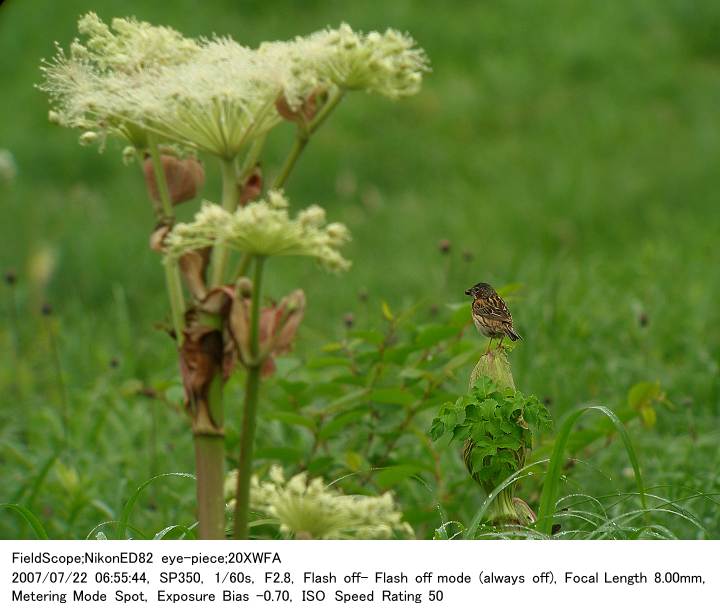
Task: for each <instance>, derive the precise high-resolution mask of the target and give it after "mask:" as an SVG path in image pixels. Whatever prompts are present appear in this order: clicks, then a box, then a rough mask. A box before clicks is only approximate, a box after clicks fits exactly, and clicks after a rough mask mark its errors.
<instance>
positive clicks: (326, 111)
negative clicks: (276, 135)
mask: <svg viewBox="0 0 720 616" xmlns="http://www.w3.org/2000/svg"><path fill="white" fill-rule="evenodd" d="M343 94H344V92H343V91H342V90H337V91H335V92H334V93H333V94H332V95H331V96H330V99H329V100H328V101H327V102H326V103H325V105H324V106H323V108H322V109H320V112H319V113H318V114H317V115H316V116H315V117H314V118H313V119H312V121H311V122H310V123H309V124H307V125H305V126H303V125H299V126H298V130H297V135H296V137H295V143H293V147H292V149H291V150H290V153H289V154H288V156H287V158H286V159H285V162H284V163H283V166H282V169H281V170H280V173H278V176H277V177H276V178H275V181H274V182H273V185H272V187H273V189H275V190H277V189H279V188H282V187H283V186H284V185H285V182H287V179H288V177H289V176H290V173H291V172H292V170H293V168H294V167H295V163H297V161H298V158H300V154H302V152H303V150H304V149H305V146H306V145H307V143H308V141H309V140H310V136H311V135H312V134H313V133H314V132H315V131H316V130H317V129H318V128H320V126H321V125H322V123H323V122H324V121H325V120H326V119H327V117H328V116H329V115H330V113H331V112H332V111H333V109H335V107H337V106H338V104H339V103H340V101H341V100H342V98H343Z"/></svg>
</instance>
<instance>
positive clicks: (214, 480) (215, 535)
mask: <svg viewBox="0 0 720 616" xmlns="http://www.w3.org/2000/svg"><path fill="white" fill-rule="evenodd" d="M194 440H195V475H196V477H197V502H198V538H199V539H225V498H224V487H225V439H224V438H223V436H222V435H221V434H196V435H195V436H194Z"/></svg>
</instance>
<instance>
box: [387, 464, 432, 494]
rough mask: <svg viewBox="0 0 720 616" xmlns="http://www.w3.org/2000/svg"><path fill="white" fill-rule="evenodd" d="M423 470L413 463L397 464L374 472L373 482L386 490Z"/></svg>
mask: <svg viewBox="0 0 720 616" xmlns="http://www.w3.org/2000/svg"><path fill="white" fill-rule="evenodd" d="M422 470H423V468H422V467H421V466H418V465H415V464H398V465H397V466H391V467H389V468H384V469H382V470H381V471H378V472H377V473H376V474H375V483H376V484H377V485H378V487H379V488H380V489H382V490H387V489H388V488H391V487H392V486H394V485H395V484H397V483H400V482H401V481H403V480H405V479H407V478H408V477H412V476H413V475H417V474H418V473H420V472H421V471H422Z"/></svg>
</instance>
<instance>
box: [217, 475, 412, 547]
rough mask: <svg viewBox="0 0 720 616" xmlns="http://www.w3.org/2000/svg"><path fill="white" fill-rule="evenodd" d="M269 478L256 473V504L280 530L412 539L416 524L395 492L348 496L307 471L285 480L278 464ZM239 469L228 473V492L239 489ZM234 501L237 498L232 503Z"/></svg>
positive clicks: (308, 534)
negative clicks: (405, 514)
mask: <svg viewBox="0 0 720 616" xmlns="http://www.w3.org/2000/svg"><path fill="white" fill-rule="evenodd" d="M269 475H270V476H269V481H263V482H261V481H260V480H259V479H258V478H257V477H256V476H253V478H252V483H251V492H250V506H251V509H252V510H254V511H256V512H258V513H262V514H264V515H266V516H270V517H272V518H274V519H276V520H278V522H279V523H280V531H281V532H282V533H283V534H284V535H285V536H287V537H295V538H298V539H390V538H392V537H393V536H400V537H404V538H411V537H413V536H414V533H413V530H412V527H411V526H410V525H409V524H408V523H407V522H403V521H402V513H401V512H400V511H398V510H397V509H396V507H395V502H394V500H393V497H392V494H391V493H390V492H386V493H385V494H383V495H382V496H360V495H346V494H342V493H341V492H339V491H338V490H336V489H334V488H332V487H330V486H328V485H326V484H325V483H324V482H323V480H322V479H320V478H319V477H318V478H315V479H308V477H307V475H306V473H300V474H299V475H295V476H294V477H292V478H291V479H289V480H286V479H285V476H284V474H283V471H282V469H281V468H280V467H279V466H273V467H272V468H271V469H270V474H269ZM236 480H237V474H236V472H232V473H230V474H229V475H228V479H227V481H226V484H225V485H226V490H225V491H226V495H227V496H228V497H229V496H230V495H231V494H232V493H233V491H234V488H235V482H236ZM230 505H232V503H230Z"/></svg>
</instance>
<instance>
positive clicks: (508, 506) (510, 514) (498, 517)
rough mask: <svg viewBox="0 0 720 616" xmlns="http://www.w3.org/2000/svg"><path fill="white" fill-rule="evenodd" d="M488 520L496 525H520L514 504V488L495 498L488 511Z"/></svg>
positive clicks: (507, 489)
mask: <svg viewBox="0 0 720 616" xmlns="http://www.w3.org/2000/svg"><path fill="white" fill-rule="evenodd" d="M488 519H489V520H490V521H491V522H492V523H493V524H496V525H503V524H519V523H520V521H519V519H518V513H517V511H516V510H515V505H514V503H513V489H512V486H510V487H508V488H506V489H504V490H503V491H502V492H500V493H499V494H498V495H497V496H496V497H495V500H494V501H493V502H492V504H491V505H490V508H489V510H488Z"/></svg>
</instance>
